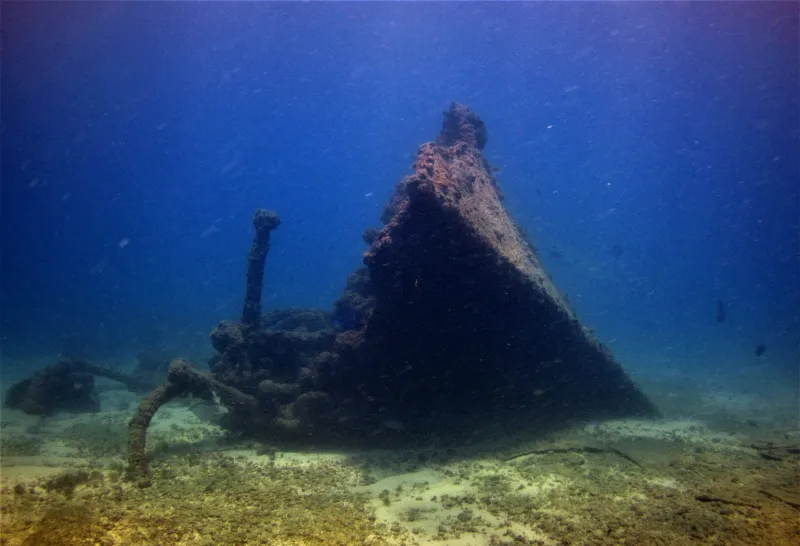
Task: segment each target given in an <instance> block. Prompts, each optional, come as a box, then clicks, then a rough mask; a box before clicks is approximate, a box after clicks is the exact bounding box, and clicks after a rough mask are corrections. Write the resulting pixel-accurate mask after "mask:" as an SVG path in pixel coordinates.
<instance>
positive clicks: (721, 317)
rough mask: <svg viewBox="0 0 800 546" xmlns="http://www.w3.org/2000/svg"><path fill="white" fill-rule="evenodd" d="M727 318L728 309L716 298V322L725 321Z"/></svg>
mask: <svg viewBox="0 0 800 546" xmlns="http://www.w3.org/2000/svg"><path fill="white" fill-rule="evenodd" d="M726 318H728V309H727V306H726V305H725V302H724V301H723V300H717V322H725V319H726Z"/></svg>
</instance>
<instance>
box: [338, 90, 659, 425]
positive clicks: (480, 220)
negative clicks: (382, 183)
mask: <svg viewBox="0 0 800 546" xmlns="http://www.w3.org/2000/svg"><path fill="white" fill-rule="evenodd" d="M486 142H487V133H486V128H485V126H484V124H483V122H482V121H481V120H480V118H479V117H478V116H477V115H476V114H475V113H473V112H472V111H470V110H469V109H468V108H467V107H465V106H462V105H458V104H453V105H452V107H451V108H450V110H449V111H448V112H446V113H445V116H444V124H443V128H442V132H441V134H440V135H439V138H438V139H437V141H436V142H432V143H427V144H424V145H423V146H422V147H421V148H420V150H419V152H418V155H417V159H416V162H415V163H414V173H413V174H412V175H410V176H408V177H406V178H405V179H404V180H403V181H402V182H400V184H398V186H397V189H396V191H395V194H394V196H393V198H392V200H391V202H390V204H389V206H388V207H387V208H386V211H385V212H384V215H383V218H382V221H383V222H384V224H385V225H384V227H383V229H382V230H380V231H374V232H372V233H368V235H367V239H368V242H369V243H370V247H369V250H368V251H367V253H366V255H365V258H364V263H365V265H366V269H365V270H361V271H359V272H357V273H356V274H355V275H354V276H353V277H352V278H351V281H350V283H349V285H348V290H347V292H346V293H345V296H344V298H342V300H340V301H339V302H338V303H337V313H336V314H337V316H339V317H345V318H347V319H348V320H347V322H349V323H350V324H346V326H348V327H350V328H352V329H353V331H346V332H343V333H341V334H339V335H338V336H337V340H336V345H335V352H336V353H337V355H338V356H337V358H336V360H338V362H337V364H338V365H337V366H334V367H333V369H332V370H331V377H330V379H331V380H335V385H336V389H337V390H341V391H347V392H348V394H349V396H350V397H352V399H354V400H359V401H360V402H361V403H362V404H364V407H363V408H361V409H362V411H361V412H359V413H362V412H363V413H366V414H369V415H382V416H385V418H386V419H391V420H392V421H393V422H397V423H402V425H403V426H408V427H411V428H414V429H417V428H423V429H429V428H430V426H431V425H433V424H434V423H433V421H436V420H437V417H441V418H442V419H443V420H444V421H447V420H448V417H464V418H467V419H468V420H469V421H470V422H474V420H475V419H479V418H481V417H491V418H498V417H502V418H503V419H506V420H507V419H513V418H521V419H524V420H526V421H528V420H529V419H531V418H534V419H536V420H540V419H542V418H546V419H547V420H563V419H566V418H571V417H578V416H609V415H615V416H623V415H654V414H656V413H657V412H656V409H655V408H654V406H653V405H652V404H651V403H650V401H649V400H648V399H647V398H646V397H645V396H644V394H643V393H642V392H641V391H640V390H639V389H638V388H637V386H636V385H635V384H634V383H633V382H632V381H631V380H630V378H629V377H628V376H627V375H626V374H625V372H624V371H623V369H622V368H621V367H620V365H619V364H618V363H617V362H616V361H615V360H614V358H613V357H612V356H611V354H610V353H609V351H607V350H606V349H605V348H604V347H603V346H602V345H601V344H600V343H599V342H598V341H597V340H596V339H595V338H594V337H593V336H592V334H591V333H590V332H589V331H588V330H587V329H586V328H584V327H582V326H581V324H580V323H579V322H578V320H577V318H576V316H575V314H574V313H573V312H572V311H571V310H570V309H569V307H568V306H567V304H566V303H565V301H564V300H563V298H562V297H561V296H560V295H559V293H558V291H557V290H556V288H555V287H554V286H553V283H552V282H551V281H550V279H549V277H548V276H547V275H546V273H545V272H544V270H543V268H542V266H541V264H540V263H539V260H538V259H537V257H536V254H535V252H534V250H533V248H532V246H531V245H530V244H529V242H528V241H527V240H526V238H525V235H524V234H523V233H522V231H521V230H520V229H519V227H518V226H517V225H516V224H515V223H514V222H513V221H512V220H511V218H510V217H509V215H508V213H507V212H506V211H505V209H504V208H503V205H502V204H501V199H502V198H501V195H500V192H499V190H498V187H497V183H496V181H495V178H494V176H493V175H492V173H491V169H490V168H489V166H488V164H487V162H486V161H485V160H484V158H483V157H482V155H481V150H482V149H483V147H484V145H485V144H486Z"/></svg>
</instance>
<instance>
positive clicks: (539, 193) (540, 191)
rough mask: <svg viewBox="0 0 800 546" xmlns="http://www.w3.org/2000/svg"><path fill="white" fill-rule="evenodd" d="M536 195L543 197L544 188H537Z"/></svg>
mask: <svg viewBox="0 0 800 546" xmlns="http://www.w3.org/2000/svg"><path fill="white" fill-rule="evenodd" d="M536 195H538V196H539V197H541V196H542V190H540V189H539V188H536Z"/></svg>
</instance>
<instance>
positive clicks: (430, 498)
mask: <svg viewBox="0 0 800 546" xmlns="http://www.w3.org/2000/svg"><path fill="white" fill-rule="evenodd" d="M103 387H104V390H103V392H102V395H101V396H102V406H103V411H102V412H100V413H97V414H92V415H58V416H54V417H50V418H47V419H40V418H34V417H30V416H26V415H23V414H21V413H19V412H15V411H9V410H5V411H4V412H3V414H2V419H1V422H0V425H1V426H2V429H0V448H1V449H0V456H1V457H2V458H1V462H2V467H0V471H1V472H2V499H1V500H0V544H2V545H8V546H12V545H13V546H16V545H31V546H33V545H36V546H48V545H53V546H56V545H57V546H70V545H92V546H95V545H102V546H106V545H109V546H110V545H139V544H141V545H151V544H152V545H159V546H161V545H223V544H225V545H227V544H231V545H256V544H269V545H312V544H313V545H350V544H353V545H380V544H386V545H401V544H405V545H408V546H412V545H438V546H461V545H476V546H482V545H501V544H502V545H512V544H513V545H530V544H536V545H573V544H574V545H612V544H613V545H616V544H628V545H647V544H661V545H690V544H691V545H694V544H697V545H700V544H724V545H727V544H731V545H745V544H747V545H751V544H752V545H783V544H785V545H789V544H791V545H796V544H800V475H799V468H800V431H798V430H797V413H796V403H797V400H796V398H792V396H791V395H789V397H788V398H782V399H781V398H780V397H770V396H764V395H763V394H762V395H761V396H757V395H747V394H742V393H737V394H735V395H734V394H731V393H729V392H725V391H722V390H719V389H717V390H710V389H701V388H694V389H690V388H687V387H686V386H685V385H675V384H670V383H669V382H664V381H662V382H654V383H653V384H650V385H645V388H646V391H647V392H648V393H649V394H651V396H652V397H653V399H654V400H655V401H656V403H657V404H658V405H659V407H661V408H662V409H663V410H664V413H665V415H666V417H665V418H663V419H659V420H646V421H645V420H636V419H627V420H617V421H602V422H594V423H579V424H575V425H573V426H572V427H570V428H568V429H564V430H561V431H559V432H557V433H550V434H548V435H546V437H543V438H535V439H534V438H533V436H528V437H526V436H525V435H524V434H515V435H513V436H509V435H507V434H506V435H504V436H502V437H500V436H497V437H496V438H495V439H487V438H486V437H485V435H484V437H483V439H480V440H476V442H475V443H474V444H473V445H469V446H461V447H450V448H444V447H443V448H430V449H423V450H364V451H347V452H343V451H308V450H307V451H304V452H298V451H286V450H285V449H282V448H281V446H279V445H269V444H266V443H257V442H253V441H243V440H240V439H236V438H231V437H230V436H229V435H227V434H226V433H225V432H224V431H223V430H222V429H220V428H219V427H218V426H217V425H215V424H214V420H213V413H214V411H215V408H213V407H204V406H198V405H196V404H195V403H194V402H187V401H181V402H180V403H175V404H170V405H168V406H166V407H165V408H163V409H162V410H161V411H160V412H159V413H158V414H157V415H156V418H155V420H154V425H153V426H152V427H151V431H150V435H149V438H148V448H149V453H150V458H151V461H152V470H153V476H154V483H153V486H152V487H149V488H139V487H137V486H136V485H135V484H131V483H128V482H126V481H125V480H124V456H125V444H126V434H127V421H128V419H130V417H131V415H132V412H133V410H134V409H135V407H136V404H137V399H136V398H135V397H134V396H133V395H132V394H130V393H127V392H125V391H121V390H116V389H115V388H114V387H113V386H112V385H110V384H109V385H103ZM679 416H680V417H679ZM209 417H212V419H209Z"/></svg>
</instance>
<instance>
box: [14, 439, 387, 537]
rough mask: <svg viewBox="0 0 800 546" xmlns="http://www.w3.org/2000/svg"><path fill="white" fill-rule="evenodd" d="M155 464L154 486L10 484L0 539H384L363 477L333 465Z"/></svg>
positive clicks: (218, 459)
mask: <svg viewBox="0 0 800 546" xmlns="http://www.w3.org/2000/svg"><path fill="white" fill-rule="evenodd" d="M153 470H154V472H156V473H157V474H158V475H159V476H160V479H157V480H156V481H155V484H154V485H153V487H150V488H147V489H139V488H137V487H136V486H135V485H133V484H127V483H123V482H119V481H114V480H112V479H104V480H91V481H86V482H85V483H84V482H83V481H78V482H77V483H75V484H74V487H72V486H71V487H70V488H69V491H68V493H67V492H65V491H64V490H63V489H62V488H53V487H48V485H50V484H49V483H48V482H44V481H42V482H38V483H35V484H29V485H27V486H25V487H16V488H9V489H5V490H3V495H2V514H1V515H2V519H1V520H0V523H1V524H2V527H3V529H4V532H3V539H2V541H0V544H3V545H4V546H6V545H8V546H12V545H20V546H27V545H34V544H35V545H37V546H38V545H49V544H53V545H56V544H58V545H67V546H68V545H72V544H97V545H104V546H105V545H117V544H137V545H149V544H153V545H163V544H175V545H183V544H187V545H188V544H193V545H194V544H209V545H210V544H242V545H245V544H276V545H278V544H294V545H303V544H309V545H347V544H364V541H365V539H367V538H368V537H369V538H370V540H373V541H375V540H377V541H376V542H374V543H375V544H380V543H381V540H380V538H378V537H379V535H380V529H379V528H378V527H377V526H376V525H375V523H374V516H373V515H372V513H371V511H370V509H369V508H368V506H367V497H366V496H365V495H360V494H355V493H350V492H348V491H347V489H346V487H347V486H349V485H350V484H351V483H352V482H353V480H355V479H357V476H354V475H352V473H351V472H350V471H349V470H347V469H342V468H341V467H336V466H335V465H328V464H316V465H308V466H303V467H293V468H285V467H283V468H278V467H276V466H274V465H271V464H256V463H252V462H249V461H248V460H246V459H243V458H241V459H234V458H232V457H229V456H224V455H218V454H210V455H207V456H206V457H203V458H202V459H200V458H196V457H179V456H172V457H170V458H168V459H166V460H162V461H161V462H160V463H159V464H158V465H157V466H155V467H154V469H153ZM51 482H52V480H51ZM71 485H72V484H71Z"/></svg>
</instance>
